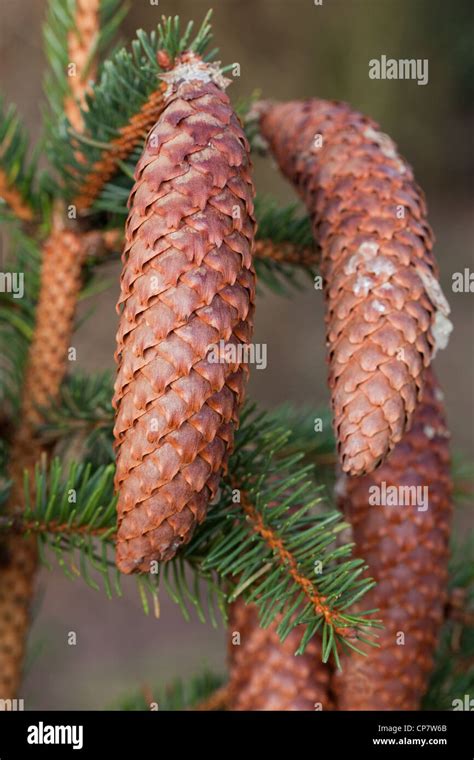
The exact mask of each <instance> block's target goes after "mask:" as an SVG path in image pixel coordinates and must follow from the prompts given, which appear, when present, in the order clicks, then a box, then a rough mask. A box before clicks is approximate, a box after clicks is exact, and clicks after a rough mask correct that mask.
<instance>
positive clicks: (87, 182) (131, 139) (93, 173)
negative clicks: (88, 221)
mask: <svg viewBox="0 0 474 760" xmlns="http://www.w3.org/2000/svg"><path fill="white" fill-rule="evenodd" d="M165 90H166V85H165V84H164V83H162V84H161V85H160V86H159V87H158V89H157V90H155V91H154V92H152V93H151V95H150V96H149V97H148V98H147V100H146V101H145V103H144V104H143V105H142V107H141V109H140V110H139V111H138V113H136V114H134V116H132V118H131V119H130V121H129V123H128V124H126V125H125V126H123V127H121V128H120V129H119V134H118V137H116V138H115V139H114V140H112V141H111V143H110V145H109V147H108V149H107V150H106V151H104V153H103V155H102V157H101V158H100V159H99V160H98V161H96V162H95V164H94V165H93V166H92V169H91V170H90V172H89V173H88V174H87V175H86V177H85V179H84V182H83V184H82V187H81V189H80V191H79V192H78V194H77V196H76V198H75V200H74V203H75V205H76V206H77V208H78V210H79V211H81V212H85V211H87V210H88V209H89V208H90V207H91V205H92V203H93V202H94V200H95V199H96V198H97V196H98V195H99V194H100V192H101V190H102V188H103V187H104V185H105V184H106V182H108V181H109V179H110V178H111V177H112V176H113V174H114V173H115V172H116V170H117V166H118V163H119V162H120V161H124V160H125V159H126V158H127V156H129V155H130V153H131V152H132V150H133V149H134V148H135V147H136V146H137V145H138V144H139V142H140V141H141V140H143V139H144V137H145V136H146V134H147V132H148V131H149V130H150V129H151V127H152V126H153V124H155V122H156V121H157V119H158V116H159V115H160V113H161V111H162V109H163V105H164V92H165Z"/></svg>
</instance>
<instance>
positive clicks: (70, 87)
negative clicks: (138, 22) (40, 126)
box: [43, 0, 128, 132]
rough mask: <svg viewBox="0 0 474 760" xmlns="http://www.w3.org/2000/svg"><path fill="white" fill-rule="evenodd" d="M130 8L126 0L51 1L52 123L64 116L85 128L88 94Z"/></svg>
mask: <svg viewBox="0 0 474 760" xmlns="http://www.w3.org/2000/svg"><path fill="white" fill-rule="evenodd" d="M127 10H128V9H127V6H126V4H124V3H123V2H122V0H66V2H64V0H49V3H48V11H47V16H46V20H45V23H44V26H43V38H44V47H45V52H46V57H47V60H48V64H49V71H48V72H47V75H46V77H45V93H46V97H47V99H48V103H49V107H50V109H51V115H52V119H51V125H50V126H52V127H55V126H56V123H57V122H60V123H61V124H63V123H64V120H65V118H66V119H67V120H68V121H69V123H70V125H71V126H72V127H73V129H75V130H76V131H78V132H82V131H83V126H84V125H83V117H82V113H81V108H87V104H86V102H85V98H86V94H87V93H88V92H90V83H91V82H92V81H93V80H95V78H96V76H97V73H98V70H99V65H100V59H101V57H102V56H103V55H104V53H105V52H106V50H107V48H108V46H109V45H110V42H111V40H112V38H113V36H114V35H115V33H116V31H117V28H118V26H119V24H120V22H121V21H122V20H123V18H124V16H125V14H126V12H127Z"/></svg>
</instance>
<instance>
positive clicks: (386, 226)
mask: <svg viewBox="0 0 474 760" xmlns="http://www.w3.org/2000/svg"><path fill="white" fill-rule="evenodd" d="M260 110H261V112H262V114H263V115H262V118H261V130H262V133H263V136H264V138H265V139H266V140H267V141H268V142H269V144H270V147H271V150H272V152H273V154H274V156H275V158H276V160H277V162H278V164H279V165H280V167H281V169H282V171H283V172H284V174H285V175H286V176H287V177H288V178H290V179H291V180H292V181H293V182H294V184H295V186H296V188H297V190H298V192H299V193H300V195H301V196H302V198H303V199H304V201H305V203H306V205H307V207H308V210H309V212H310V214H311V215H312V220H313V231H314V237H315V241H316V243H317V244H318V245H320V247H321V249H322V261H321V272H322V275H323V277H324V280H325V294H326V303H327V309H326V322H327V339H328V347H329V363H330V373H329V384H330V388H331V392H332V405H333V411H334V420H335V428H336V434H337V441H338V449H339V453H340V458H341V464H342V468H343V470H344V471H345V472H349V473H351V474H352V475H360V474H363V473H364V472H370V471H371V470H373V469H374V468H375V467H376V466H377V465H378V464H379V463H380V462H381V461H383V460H384V459H385V457H386V455H387V453H388V452H389V451H390V450H391V449H392V448H393V446H394V445H395V444H396V443H397V442H398V441H400V439H401V438H402V435H403V432H404V430H405V429H406V428H407V426H408V425H409V422H410V420H411V417H412V414H413V412H414V410H415V407H416V403H417V399H418V398H419V396H420V393H421V390H422V383H423V368H424V367H427V366H428V365H429V363H430V361H431V358H432V355H433V354H434V352H435V350H436V348H442V347H444V346H445V345H446V343H447V338H448V336H449V332H450V330H451V323H450V322H449V320H447V318H446V314H447V313H449V306H448V304H447V302H446V300H445V298H444V296H443V294H442V292H441V290H440V287H439V284H438V282H437V277H438V271H437V267H436V263H435V260H434V257H433V253H432V246H433V236H432V233H431V229H430V227H429V226H428V223H427V221H426V206H425V201H424V197H423V194H422V192H421V190H420V189H419V188H418V186H417V185H416V184H415V182H414V179H413V173H412V170H411V168H410V167H409V166H408V164H407V163H406V162H405V161H404V160H403V159H401V158H400V156H399V155H398V153H397V150H396V146H395V144H394V143H393V142H392V140H391V139H390V138H389V137H388V136H387V135H384V134H382V133H381V132H380V129H379V127H378V125H377V124H376V123H375V122H373V121H372V120H371V119H368V118H366V117H365V116H362V115H361V114H359V113H357V112H355V111H353V110H352V109H351V108H350V107H349V106H348V105H346V104H344V103H333V102H328V101H324V100H310V101H307V102H293V103H287V104H284V105H278V104H276V105H273V104H271V103H270V104H265V103H264V104H262V105H261V108H260ZM321 138H322V144H321Z"/></svg>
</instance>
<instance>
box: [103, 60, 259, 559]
mask: <svg viewBox="0 0 474 760" xmlns="http://www.w3.org/2000/svg"><path fill="white" fill-rule="evenodd" d="M162 76H163V79H165V81H166V82H167V84H168V91H167V97H166V104H165V107H164V110H163V112H162V114H161V116H160V118H159V120H158V122H157V124H156V125H155V127H154V128H153V129H152V130H151V132H150V133H149V135H148V138H147V140H146V144H145V148H144V151H143V154H142V157H141V158H140V160H139V162H138V165H137V169H136V174H135V185H134V187H133V189H132V192H131V195H130V200H129V206H130V212H129V216H128V220H127V225H126V242H125V250H124V254H123V271H122V278H121V296H120V300H119V305H118V308H119V311H120V324H119V330H118V334H117V353H116V358H117V361H118V365H119V366H118V375H117V380H116V384H115V396H114V404H115V407H116V410H117V416H116V424H115V430H114V432H115V438H116V444H117V473H116V486H117V490H118V493H119V498H118V538H117V565H118V567H119V568H120V570H122V571H123V572H126V573H129V572H133V571H144V572H147V571H150V570H151V569H153V568H152V565H151V564H150V563H151V562H153V561H161V560H163V561H166V560H169V559H171V557H173V555H174V554H175V553H176V551H177V549H178V547H179V546H180V545H181V544H183V543H186V542H187V541H189V539H190V537H191V535H192V532H193V530H194V528H195V526H196V525H197V524H198V523H200V522H201V521H202V520H203V519H204V516H205V513H206V508H207V504H208V502H209V500H211V499H212V498H213V497H214V495H215V493H216V491H217V487H218V484H219V479H220V475H221V473H222V471H223V468H224V467H225V466H226V461H227V457H228V455H229V452H230V450H231V447H232V443H233V431H234V428H235V426H236V425H237V424H238V412H239V407H240V405H241V403H242V399H243V394H244V385H245V381H246V378H247V374H248V366H247V364H246V361H245V359H246V357H245V355H244V353H243V348H244V347H245V344H247V343H248V342H249V341H250V337H251V332H252V313H253V303H254V295H255V275H254V271H253V267H252V256H251V254H252V245H253V239H254V233H255V224H254V220H253V194H254V191H253V185H252V179H251V174H250V161H249V146H248V143H247V140H246V138H245V136H244V133H243V130H242V127H241V126H240V123H239V121H238V119H237V117H236V116H235V114H234V112H233V109H232V106H231V104H230V101H229V99H228V97H227V95H226V94H225V92H224V91H223V88H224V87H225V85H226V80H224V79H223V77H222V75H221V74H220V72H219V70H218V67H217V66H216V65H215V64H206V63H204V62H202V60H201V59H200V58H199V57H198V56H196V55H194V54H185V55H183V56H182V57H181V58H180V59H179V60H178V61H177V62H176V65H175V67H174V68H173V69H172V71H170V72H169V73H167V74H164V75H162Z"/></svg>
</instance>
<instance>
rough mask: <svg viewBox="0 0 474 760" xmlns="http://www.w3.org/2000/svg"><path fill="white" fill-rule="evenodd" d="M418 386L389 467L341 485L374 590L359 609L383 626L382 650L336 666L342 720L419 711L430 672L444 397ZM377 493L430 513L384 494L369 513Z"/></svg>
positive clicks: (446, 522) (440, 568)
mask: <svg viewBox="0 0 474 760" xmlns="http://www.w3.org/2000/svg"><path fill="white" fill-rule="evenodd" d="M424 380H425V382H424V391H423V397H422V401H421V402H420V404H419V406H418V407H417V409H416V411H415V414H414V416H413V424H412V428H411V430H410V431H409V432H408V433H406V434H405V436H404V438H403V440H402V441H401V442H400V443H399V444H398V445H397V446H396V447H395V449H394V450H393V452H392V453H391V454H390V456H389V458H388V459H387V461H386V463H385V464H384V465H382V467H380V468H379V469H378V470H377V471H376V472H375V473H372V474H371V475H367V476H364V477H362V478H347V477H345V478H344V480H343V481H342V483H341V485H342V489H341V491H342V493H341V502H342V506H343V508H344V510H345V513H346V515H347V517H348V519H349V521H350V522H351V523H352V527H353V533H354V541H355V544H356V547H357V554H358V555H359V556H361V557H363V558H364V559H365V560H366V561H367V563H368V565H369V573H370V575H371V576H372V577H373V578H374V579H375V580H376V581H377V586H376V587H375V588H374V589H373V590H371V591H370V592H369V594H368V595H366V596H365V597H364V599H363V602H362V604H363V607H364V609H374V608H378V610H379V612H378V613H377V617H378V618H381V620H382V622H383V624H384V626H385V628H384V630H383V631H382V632H381V635H380V638H379V644H380V648H379V649H371V650H370V651H369V654H368V656H367V657H362V656H361V655H358V654H355V653H351V655H350V656H347V657H345V658H344V659H343V662H342V668H343V672H342V673H338V674H336V675H335V677H334V684H333V687H334V691H335V694H336V697H337V704H338V709H341V710H418V709H420V701H421V698H422V696H423V694H424V692H425V691H426V688H427V681H428V677H429V675H430V672H431V669H432V666H433V654H434V651H435V648H436V641H437V636H438V633H439V630H440V626H441V623H442V620H443V610H444V606H445V601H446V584H447V563H448V543H449V533H450V520H451V512H452V503H451V496H452V483H451V478H450V459H449V446H448V437H449V434H448V431H447V428H446V422H445V417H444V412H443V405H442V403H441V399H442V393H441V391H440V389H439V386H438V385H437V383H436V381H435V379H434V376H433V374H432V372H431V370H426V371H425V378H424ZM384 484H385V486H386V488H387V489H390V488H391V487H392V486H396V487H397V488H400V487H405V486H415V487H422V488H427V497H428V501H427V509H426V510H425V511H422V508H421V509H420V505H421V500H420V501H419V503H418V506H390V499H391V498H392V495H391V492H390V491H389V490H387V492H386V494H387V498H386V502H387V506H377V505H375V504H374V503H373V500H372V505H371V504H370V502H369V499H373V498H374V495H375V490H376V489H374V486H375V487H378V488H379V489H380V493H381V492H382V491H381V489H383V488H384V487H385V486H384ZM369 489H371V490H369ZM422 493H423V492H422ZM425 495H426V492H425ZM399 503H400V502H399ZM401 634H403V636H404V644H403V643H402V641H403V638H402V635H401Z"/></svg>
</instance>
